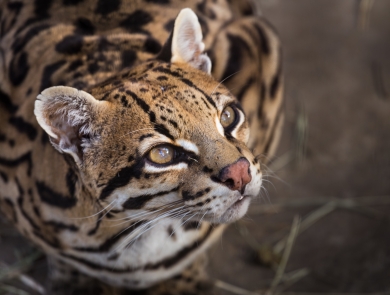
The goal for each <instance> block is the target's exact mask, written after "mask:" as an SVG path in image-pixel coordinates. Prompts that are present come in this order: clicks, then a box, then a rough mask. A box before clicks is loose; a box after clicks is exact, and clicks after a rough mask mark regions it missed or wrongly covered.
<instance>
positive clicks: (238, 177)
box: [215, 158, 252, 194]
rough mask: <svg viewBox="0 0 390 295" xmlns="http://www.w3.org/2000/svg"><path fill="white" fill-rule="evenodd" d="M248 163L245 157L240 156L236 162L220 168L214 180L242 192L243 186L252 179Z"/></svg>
mask: <svg viewBox="0 0 390 295" xmlns="http://www.w3.org/2000/svg"><path fill="white" fill-rule="evenodd" d="M249 165H250V164H249V161H248V160H247V159H245V158H240V159H238V161H237V162H235V163H233V164H230V165H228V166H226V167H224V168H222V169H221V171H220V172H219V175H218V177H216V179H215V180H217V181H218V182H220V183H222V184H224V185H226V186H227V187H228V188H230V189H231V190H233V191H239V192H241V194H243V193H244V191H245V186H246V185H247V184H248V183H249V182H250V181H251V180H252V176H251V172H250V170H249Z"/></svg>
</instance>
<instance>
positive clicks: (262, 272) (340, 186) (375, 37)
mask: <svg viewBox="0 0 390 295" xmlns="http://www.w3.org/2000/svg"><path fill="white" fill-rule="evenodd" d="M258 4H259V7H260V8H261V10H262V12H263V14H264V15H265V16H266V17H267V18H268V19H269V20H270V22H271V23H272V24H273V25H274V27H275V28H276V29H277V31H278V32H279V34H280V37H281V40H282V44H283V52H284V71H285V83H286V125H285V130H284V134H283V139H282V142H281V146H280V149H279V152H278V155H277V157H275V159H274V160H273V161H272V162H271V163H270V165H269V167H268V169H267V172H266V174H268V176H267V177H266V179H267V180H269V181H270V182H272V185H271V184H267V185H266V189H267V192H266V191H265V190H264V191H263V194H262V198H261V199H259V200H256V201H255V202H254V203H253V205H252V206H251V208H250V210H249V214H248V216H247V217H245V218H244V219H243V220H241V221H239V222H237V223H236V224H233V225H232V226H230V228H229V229H228V230H227V231H226V232H225V234H224V236H223V238H222V239H221V241H220V242H219V243H218V244H217V245H215V246H214V247H213V249H211V251H210V257H211V258H210V266H209V273H210V275H211V276H212V277H213V278H215V279H216V280H217V285H218V286H220V287H221V288H222V289H221V290H223V289H228V290H229V291H222V292H224V294H244V295H245V294H255V293H251V292H249V291H252V292H254V291H256V292H258V294H260V292H259V291H264V290H273V291H277V292H283V294H298V293H303V292H304V293H305V294H308V293H309V292H310V293H354V294H356V293H359V294H360V293H364V294H368V293H377V292H383V294H384V293H387V294H390V222H389V217H390V214H389V212H390V211H389V210H390V59H389V54H390V1H389V0H360V1H359V0H342V1H341V0H315V1H314V0H293V1H291V0H290V1H289V0H283V1H282V0H258ZM294 233H295V235H294ZM294 237H295V239H294ZM286 238H287V239H286ZM286 240H287V242H285V241H286ZM294 241H295V242H294ZM293 242H294V243H293ZM30 253H31V248H30V246H29V244H28V243H27V242H26V241H25V240H24V239H22V238H21V237H20V236H19V235H18V234H17V233H15V231H13V230H12V228H11V227H10V225H8V224H6V223H5V222H0V261H1V263H7V264H8V265H11V264H13V263H16V262H17V261H18V259H19V258H18V257H26V256H27V257H30V256H28V255H30ZM19 261H20V259H19ZM22 261H25V259H24V260H22ZM25 262H26V261H25ZM284 265H285V267H283V266H284ZM3 266H4V265H3ZM19 266H20V265H19ZM4 270H5V268H4V267H2V265H1V264H0V283H2V282H4V281H2V280H3V278H4ZM45 273H46V267H45V263H44V259H43V258H41V259H39V260H38V261H37V262H35V263H34V268H33V269H32V271H31V272H29V275H31V276H32V277H34V278H36V279H37V280H38V281H43V280H44V277H45ZM5 283H6V284H7V286H8V287H7V288H8V289H4V288H3V290H2V291H1V290H0V294H21V295H24V294H26V293H23V291H21V290H20V289H19V287H20V286H21V284H20V283H19V282H18V281H17V280H11V281H5ZM227 284H228V285H227ZM13 287H17V288H18V289H17V290H16V289H12V288H13ZM235 287H236V288H235ZM237 287H239V288H242V289H244V290H241V289H237ZM22 289H24V290H26V291H27V294H35V293H33V292H31V290H30V289H28V288H27V289H26V288H22ZM5 290H8V293H7V291H5ZM2 292H3V293H2Z"/></svg>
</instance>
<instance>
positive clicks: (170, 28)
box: [164, 19, 175, 32]
mask: <svg viewBox="0 0 390 295" xmlns="http://www.w3.org/2000/svg"><path fill="white" fill-rule="evenodd" d="M174 25H175V19H171V20H170V21H168V22H167V23H166V24H165V25H164V29H165V30H166V31H167V32H171V31H173V27H174Z"/></svg>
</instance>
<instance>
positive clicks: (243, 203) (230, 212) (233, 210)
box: [219, 195, 251, 223]
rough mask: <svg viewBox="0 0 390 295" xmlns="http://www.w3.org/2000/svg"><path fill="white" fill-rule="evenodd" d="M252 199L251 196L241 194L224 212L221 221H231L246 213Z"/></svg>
mask: <svg viewBox="0 0 390 295" xmlns="http://www.w3.org/2000/svg"><path fill="white" fill-rule="evenodd" d="M250 201H251V197H250V196H242V195H241V196H240V197H239V198H238V199H237V201H235V202H234V203H233V204H232V205H231V206H230V207H229V208H228V209H227V210H226V211H225V213H223V214H222V216H221V217H220V219H219V221H220V223H231V222H234V221H236V220H238V219H240V218H241V217H243V216H244V215H245V213H246V212H247V211H248V207H249V204H250Z"/></svg>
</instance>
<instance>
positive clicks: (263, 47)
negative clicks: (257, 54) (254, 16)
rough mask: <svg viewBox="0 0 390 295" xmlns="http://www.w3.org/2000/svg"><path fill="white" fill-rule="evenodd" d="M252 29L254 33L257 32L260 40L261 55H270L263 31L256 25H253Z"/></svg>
mask: <svg viewBox="0 0 390 295" xmlns="http://www.w3.org/2000/svg"><path fill="white" fill-rule="evenodd" d="M254 27H255V29H256V32H257V34H258V35H259V38H260V43H261V51H262V52H263V53H265V54H269V53H270V47H269V44H268V40H267V37H266V36H265V34H264V31H263V29H262V28H261V27H260V26H259V25H258V24H255V25H254Z"/></svg>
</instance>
